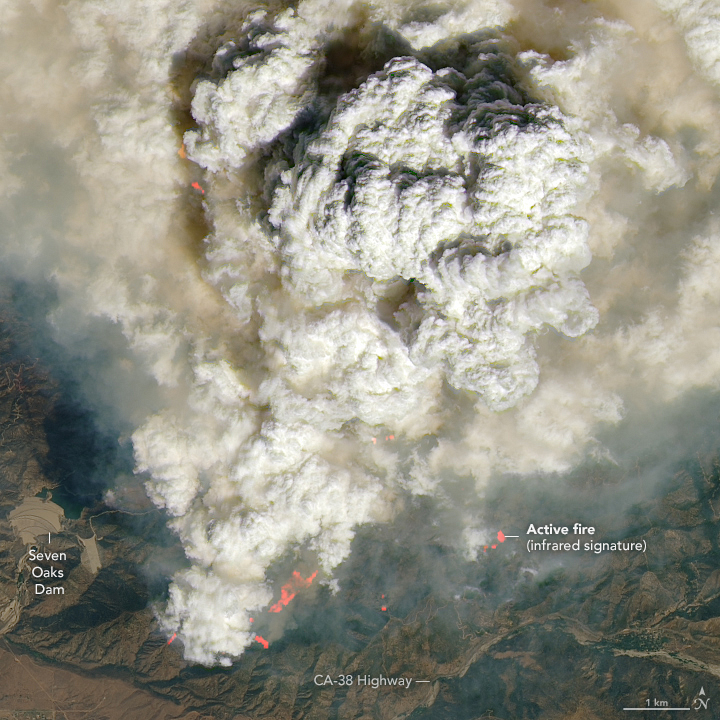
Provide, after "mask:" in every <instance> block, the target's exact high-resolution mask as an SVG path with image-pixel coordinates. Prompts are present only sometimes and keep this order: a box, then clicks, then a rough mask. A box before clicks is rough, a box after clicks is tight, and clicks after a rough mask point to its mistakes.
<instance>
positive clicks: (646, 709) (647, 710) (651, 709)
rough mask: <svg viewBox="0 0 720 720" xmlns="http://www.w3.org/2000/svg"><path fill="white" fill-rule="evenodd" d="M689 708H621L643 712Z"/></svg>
mask: <svg viewBox="0 0 720 720" xmlns="http://www.w3.org/2000/svg"><path fill="white" fill-rule="evenodd" d="M689 709H690V708H648V707H644V708H623V710H642V711H643V712H653V711H654V710H658V711H661V712H668V711H670V710H689Z"/></svg>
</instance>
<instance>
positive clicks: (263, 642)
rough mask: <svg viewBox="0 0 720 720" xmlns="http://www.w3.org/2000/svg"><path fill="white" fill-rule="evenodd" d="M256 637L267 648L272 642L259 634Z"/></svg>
mask: <svg viewBox="0 0 720 720" xmlns="http://www.w3.org/2000/svg"><path fill="white" fill-rule="evenodd" d="M255 639H256V640H257V641H258V642H259V643H260V644H261V645H262V646H263V647H264V648H265V649H266V650H267V649H268V647H269V645H270V643H269V642H268V641H267V640H266V639H265V638H264V637H260V636H259V635H256V636H255Z"/></svg>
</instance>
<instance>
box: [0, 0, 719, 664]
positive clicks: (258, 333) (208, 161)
mask: <svg viewBox="0 0 720 720" xmlns="http://www.w3.org/2000/svg"><path fill="white" fill-rule="evenodd" d="M585 5H587V7H585V6H583V7H582V8H574V7H573V8H568V9H567V11H566V12H564V13H559V12H555V11H554V10H553V9H550V8H546V7H545V6H544V5H542V4H541V3H533V2H527V3H524V2H520V1H518V2H517V3H516V4H511V3H504V2H498V3H494V4H493V3H487V2H472V1H470V2H467V3H465V4H463V3H454V4H453V7H447V8H445V9H443V8H440V7H439V6H434V7H433V8H423V7H419V6H418V5H417V3H405V4H403V3H391V2H377V3H372V4H371V3H353V2H350V0H347V1H346V2H343V3H340V4H338V3H326V4H323V3H322V2H320V0H306V1H305V2H301V3H299V4H298V5H297V7H296V8H294V9H283V8H273V7H270V8H265V9H263V10H257V9H256V8H253V7H247V8H246V9H244V10H242V11H241V12H240V11H239V10H238V9H237V8H235V7H230V6H227V7H225V6H224V5H223V4H222V3H217V4H215V5H211V4H210V3H208V6H207V7H204V6H203V7H200V6H199V5H197V4H188V5H187V6H186V5H184V4H183V3H181V2H177V3H174V2H171V0H162V1H161V2H151V1H150V0H136V1H135V2H133V3H131V5H127V4H125V5H122V6H120V5H118V6H116V5H115V3H113V2H110V1H109V0H96V1H95V2H92V3H87V2H85V3H81V4H73V3H70V4H68V5H66V6H64V9H63V10H59V9H57V8H54V7H51V6H50V5H49V4H48V5H42V3H37V8H36V9H35V10H33V11H32V12H31V11H26V12H25V11H20V10H17V11H16V15H15V16H14V17H15V19H14V20H13V21H12V22H13V23H15V24H16V28H18V29H20V30H23V29H24V30H23V31H24V32H25V33H26V35H27V34H29V33H31V31H30V30H29V29H28V28H30V27H35V26H37V25H38V22H39V20H38V18H39V19H41V20H42V23H45V24H46V25H47V26H48V27H55V26H58V27H60V28H63V29H64V30H63V32H64V35H63V37H64V38H70V40H60V39H58V37H59V36H55V35H52V33H51V35H50V37H52V38H54V40H53V41H52V42H50V43H47V42H46V41H45V38H44V37H42V38H41V37H38V38H37V39H36V41H35V45H37V47H38V48H46V49H45V50H43V52H45V53H46V55H45V56H43V55H42V52H41V51H40V50H38V52H39V53H40V54H39V56H38V58H39V59H38V58H36V60H35V63H34V65H33V67H38V66H43V62H45V63H46V67H47V68H48V70H47V72H48V73H49V74H50V75H51V76H52V78H54V80H55V82H54V83H53V82H46V83H42V82H40V83H38V82H34V79H35V78H34V77H33V76H32V72H31V68H30V64H29V63H26V64H22V63H17V60H16V57H15V55H17V54H21V50H20V48H18V47H15V46H14V45H13V42H14V41H12V40H10V39H8V43H9V45H8V47H9V48H10V50H9V51H3V58H2V63H3V64H2V68H3V71H4V72H5V77H6V78H7V79H8V82H7V84H6V88H5V90H4V91H3V92H4V95H5V97H4V98H3V100H5V101H6V102H5V105H6V106H7V107H12V108H15V109H16V115H17V117H16V118H15V119H9V120H8V124H7V125H6V127H7V128H8V132H10V133H15V134H16V136H17V137H18V138H21V139H23V138H24V141H23V142H25V144H26V145H27V146H28V147H30V146H31V144H32V143H35V144H36V145H37V143H38V138H42V141H43V142H44V143H46V144H47V145H48V146H51V147H52V148H53V150H54V152H55V153H57V154H58V155H59V158H60V159H59V160H58V162H59V163H61V164H62V163H65V166H66V167H67V168H73V169H74V170H73V173H70V172H69V171H68V170H65V174H66V175H67V176H68V177H71V178H72V183H73V184H74V185H73V187H72V188H70V189H68V190H67V192H68V193H71V199H70V200H69V202H68V203H67V205H68V207H69V209H68V210H63V211H62V212H60V210H58V211H57V212H56V214H55V215H53V216H52V218H51V219H48V220H47V222H42V223H40V227H39V228H35V227H31V225H27V226H26V227H25V228H20V229H16V228H15V226H16V225H17V224H18V222H19V220H17V218H22V217H24V216H23V215H22V213H20V212H19V210H18V204H15V203H16V200H13V199H12V198H18V197H20V195H19V193H21V190H20V189H21V188H22V187H23V182H25V183H27V179H26V178H24V177H23V175H22V171H21V170H18V167H20V166H19V165H18V155H19V154H20V153H18V148H20V152H26V153H27V152H29V151H28V150H27V149H26V147H25V145H23V144H22V143H20V144H18V143H17V142H16V143H15V145H14V146H13V145H12V144H6V145H5V146H4V148H3V150H2V153H1V154H0V163H4V164H5V168H6V172H5V173H4V175H3V180H4V185H3V192H4V194H5V197H7V198H10V200H8V202H7V203H5V205H4V206H3V212H5V214H6V215H7V217H10V218H15V220H14V224H12V223H11V224H10V225H7V226H6V227H8V228H11V229H10V230H8V231H7V233H8V235H9V237H8V240H7V242H6V251H5V258H6V260H7V263H8V266H9V267H10V268H11V269H12V272H13V273H14V274H16V275H20V276H21V277H23V278H25V279H27V280H29V281H31V282H40V281H41V280H44V279H50V280H51V281H52V283H54V286H55V287H56V289H57V295H58V302H57V305H56V307H55V308H54V309H53V311H52V313H51V320H52V323H53V328H54V333H55V337H56V338H57V340H58V341H59V342H61V343H63V344H65V345H67V346H70V347H72V348H73V350H74V351H75V352H77V354H78V356H80V357H82V356H85V357H91V358H93V359H94V363H93V365H92V367H93V368H94V370H93V374H91V376H89V377H88V378H85V380H86V385H87V387H88V394H90V395H93V396H95V397H96V399H97V402H98V403H99V404H100V405H103V406H104V407H106V408H110V409H109V410H108V412H115V413H117V414H118V415H119V416H121V417H122V419H123V422H125V423H127V424H129V425H130V426H132V428H133V432H132V440H133V444H134V450H135V457H136V461H137V470H138V472H140V473H145V474H146V477H147V478H149V480H148V481H147V485H146V487H147V490H148V493H149V495H150V497H151V498H152V500H153V501H154V502H155V503H156V504H158V505H159V506H162V507H164V508H165V509H166V510H167V512H168V514H169V515H170V516H171V520H170V524H171V526H172V527H173V529H174V530H175V531H176V532H177V534H178V536H179V538H180V539H181V541H182V543H183V545H184V547H185V550H186V553H187V556H188V558H189V560H190V562H191V567H190V568H189V569H187V570H184V571H181V572H178V573H177V574H176V575H175V576H174V578H173V581H172V584H171V587H170V597H169V601H168V603H167V605H166V606H165V607H163V608H161V609H160V610H159V615H160V620H161V624H162V626H163V627H164V628H165V629H166V630H167V631H168V633H169V634H171V633H174V632H177V635H178V638H180V639H181V640H182V641H183V643H184V647H185V653H186V657H187V658H188V659H190V660H193V661H198V662H202V663H207V664H212V663H223V664H227V663H229V662H230V661H231V660H232V658H233V657H236V656H237V655H239V654H241V653H242V652H243V650H244V648H246V647H247V646H248V645H249V644H250V642H252V639H253V633H252V625H251V623H250V620H249V618H250V617H251V616H254V615H255V614H256V613H258V612H261V611H262V610H263V609H267V608H268V607H269V606H270V605H271V603H272V602H273V599H274V596H273V592H272V588H271V586H270V584H269V582H268V570H269V568H271V566H272V565H273V563H276V562H278V561H283V560H286V559H287V558H288V557H292V556H293V555H294V554H299V553H300V552H302V553H303V557H304V558H305V559H306V560H308V559H310V561H311V562H314V563H316V565H317V567H318V568H319V570H320V576H321V577H322V578H323V579H324V581H325V582H331V579H332V574H333V570H334V568H336V567H337V566H338V564H339V563H341V562H342V561H343V560H344V559H345V558H346V557H347V556H348V553H349V552H350V548H351V542H352V539H353V536H354V532H355V529H356V528H357V527H358V525H360V524H362V523H368V522H388V521H392V517H393V513H394V512H395V509H396V508H397V507H398V504H399V503H400V502H401V499H402V498H403V496H404V495H406V494H408V493H410V494H413V493H414V494H426V495H431V496H434V497H438V498H444V493H445V489H444V488H445V484H446V482H447V481H448V480H450V481H453V480H456V479H457V478H465V479H467V478H469V479H470V480H471V481H472V483H471V484H470V485H474V487H475V488H476V491H477V493H479V494H481V493H482V491H483V488H484V487H485V486H486V485H487V483H488V482H489V481H490V479H491V478H493V477H494V476H496V475H497V474H499V473H502V472H513V473H537V472H562V471H564V470H567V469H568V468H570V467H572V466H573V465H575V464H576V463H578V462H579V461H580V460H582V459H583V458H585V457H586V456H587V455H588V453H591V454H593V455H594V456H595V457H599V458H601V457H608V450H607V448H606V447H604V446H603V444H602V443H601V442H600V440H599V439H598V438H599V431H600V429H601V428H603V427H608V426H611V425H613V424H617V423H620V422H621V420H622V418H623V416H624V414H625V413H626V412H627V411H628V408H629V407H631V406H632V405H633V403H635V402H636V401H637V400H638V398H647V397H649V396H651V397H653V398H655V399H656V400H658V401H672V400H673V399H675V398H677V397H679V396H681V395H682V394H683V393H685V392H686V391H687V390H688V389H690V388H692V387H696V386H705V387H712V388H716V387H717V385H718V381H719V380H720V357H717V351H716V349H715V348H717V347H718V343H717V341H716V332H717V331H716V329H713V328H709V327H708V317H711V316H712V313H714V312H716V311H717V310H720V293H719V292H718V290H717V289H716V287H715V283H714V278H715V277H717V267H718V265H719V263H720V250H719V248H720V243H719V242H718V240H719V238H718V234H717V229H716V227H715V226H713V225H712V224H711V222H709V221H708V220H707V217H706V216H707V214H708V206H709V205H710V204H711V200H712V188H713V183H714V182H715V178H716V177H717V173H718V170H719V169H720V165H719V163H718V151H717V149H716V148H717V147H719V145H718V141H719V140H720V138H718V137H717V136H718V130H717V127H718V126H717V123H716V122H715V119H716V118H717V110H718V107H717V105H718V103H717V87H716V86H713V85H712V83H713V82H718V80H719V79H718V77H717V63H718V61H717V51H716V49H715V47H714V46H712V43H709V41H708V40H707V38H708V33H709V32H710V30H709V29H708V28H709V27H710V26H711V25H708V23H716V22H717V18H711V17H709V16H708V13H707V10H706V9H704V7H703V6H702V5H701V4H700V3H697V4H695V5H693V4H689V3H688V4H681V3H679V2H678V3H675V2H673V3H669V2H665V0H662V1H660V0H659V1H658V3H657V6H655V5H651V4H650V3H648V4H647V7H646V8H645V10H646V11H647V12H646V14H645V15H644V17H643V18H642V19H640V18H637V17H633V16H632V14H631V12H630V11H629V10H628V11H626V13H627V16H626V17H622V16H621V10H619V9H618V8H617V7H615V6H614V5H613V4H611V3H608V6H607V7H605V6H603V5H602V3H597V4H593V5H592V7H590V6H589V4H585ZM18 7H19V6H18ZM33 12H34V13H36V14H37V17H34V16H32V13H33ZM238 13H239V14H240V15H241V16H242V18H241V20H240V21H238V22H237V23H235V20H233V18H237V17H238ZM11 15H12V13H11V11H10V9H8V11H7V17H8V18H10V17H11ZM31 16H32V17H31ZM33 23H34V25H33ZM42 23H41V24H40V27H42ZM234 23H235V24H234ZM40 34H41V33H40V31H39V30H38V35H40ZM213 34H215V36H217V37H220V36H222V38H223V42H222V43H220V48H219V50H218V51H217V53H216V54H215V55H214V60H212V62H211V63H210V64H209V66H208V67H207V68H206V71H207V72H204V73H203V76H202V77H201V78H200V79H198V80H196V81H195V82H194V83H193V86H192V91H193V101H192V115H193V117H194V120H195V122H196V125H197V127H196V128H195V129H193V130H190V131H188V132H186V133H185V135H184V150H181V152H180V154H178V152H177V151H178V149H180V143H181V141H182V139H181V137H180V136H179V134H176V133H175V132H173V116H172V114H171V107H172V106H173V103H177V102H178V98H177V97H175V96H174V95H173V89H172V87H171V84H170V82H169V79H168V78H169V77H170V73H171V71H173V72H175V73H177V66H178V65H181V64H182V62H183V54H182V53H183V51H184V49H185V48H187V47H189V46H191V44H192V43H196V47H204V48H207V47H210V46H211V45H212V38H213ZM8 38H10V36H8ZM203 38H204V39H203ZM658 38H660V39H658ZM215 46H216V47H217V44H216V45H215ZM13 53H14V54H15V55H14V54H13ZM713 53H714V54H713ZM185 57H186V59H187V57H189V55H186V56H185ZM660 60H662V62H660ZM692 63H694V65H693V64H692ZM176 77H177V75H176ZM69 88H72V92H71V91H70V90H69ZM639 97H642V98H644V101H643V102H644V105H642V107H638V98H639ZM688 108H692V112H689V111H688ZM51 111H52V113H54V118H55V120H54V122H55V123H56V124H57V125H52V124H50V125H49V124H48V121H47V120H46V119H44V118H46V117H48V116H49V113H50V112H51ZM43 123H45V124H43ZM59 125H62V127H59ZM30 126H32V128H33V131H32V133H30V135H28V131H27V130H26V129H25V127H30ZM33 133H34V134H33ZM43 147H44V146H43ZM183 155H186V156H187V158H188V159H187V160H185V159H184V158H183ZM191 183H194V184H195V187H196V188H197V189H196V190H191V189H190V188H191ZM33 192H34V193H35V194H34V195H32V196H29V198H30V199H29V200H27V201H25V200H24V201H22V202H20V203H19V205H22V204H23V202H26V203H28V204H30V205H31V206H32V205H33V203H34V206H35V207H39V206H40V204H41V202H42V196H41V192H42V186H40V187H39V189H38V188H34V189H33ZM200 192H202V193H203V195H202V202H203V212H204V216H205V219H206V221H207V223H208V226H209V228H210V234H209V236H208V237H207V238H205V240H204V241H203V243H202V247H201V248H199V247H198V246H197V244H196V243H195V242H194V236H193V230H192V228H188V227H187V226H185V225H184V224H183V223H182V222H181V220H179V218H180V217H182V211H181V210H180V209H182V208H186V207H187V206H188V205H191V204H192V202H194V201H196V200H197V198H196V200H193V199H192V196H191V193H195V194H196V196H197V195H198V194H199V193H200ZM55 225H57V226H58V229H56V228H55ZM18 227H19V226H18ZM27 228H30V229H27ZM118 331H119V332H118ZM108 355H109V356H111V358H112V359H111V360H109V361H107V360H106V358H107V356H108ZM98 398H99V399H98ZM391 438H392V439H391ZM610 460H612V458H610ZM458 512H461V509H458ZM476 522H477V521H476V520H470V519H462V515H461V521H459V525H462V526H463V528H464V530H465V533H464V537H465V539H466V541H467V545H468V547H467V548H465V549H466V550H468V551H469V552H472V551H473V549H476V546H477V544H478V542H480V541H481V540H482V537H483V535H482V533H483V531H482V527H476V525H475V523H476ZM275 599H277V598H275Z"/></svg>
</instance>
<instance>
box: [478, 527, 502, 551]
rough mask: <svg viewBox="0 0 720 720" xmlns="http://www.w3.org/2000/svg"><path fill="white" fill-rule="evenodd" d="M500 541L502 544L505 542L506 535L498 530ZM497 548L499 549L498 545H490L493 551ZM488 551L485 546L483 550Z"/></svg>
mask: <svg viewBox="0 0 720 720" xmlns="http://www.w3.org/2000/svg"><path fill="white" fill-rule="evenodd" d="M498 541H499V542H501V543H504V542H505V533H504V532H503V531H502V530H498ZM496 547H497V545H490V549H491V550H495V548H496ZM487 549H488V546H487V545H485V547H484V548H483V552H487Z"/></svg>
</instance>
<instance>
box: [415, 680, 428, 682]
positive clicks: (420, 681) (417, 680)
mask: <svg viewBox="0 0 720 720" xmlns="http://www.w3.org/2000/svg"><path fill="white" fill-rule="evenodd" d="M415 682H430V681H429V680H416V681H415Z"/></svg>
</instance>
